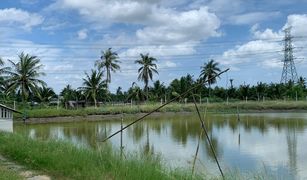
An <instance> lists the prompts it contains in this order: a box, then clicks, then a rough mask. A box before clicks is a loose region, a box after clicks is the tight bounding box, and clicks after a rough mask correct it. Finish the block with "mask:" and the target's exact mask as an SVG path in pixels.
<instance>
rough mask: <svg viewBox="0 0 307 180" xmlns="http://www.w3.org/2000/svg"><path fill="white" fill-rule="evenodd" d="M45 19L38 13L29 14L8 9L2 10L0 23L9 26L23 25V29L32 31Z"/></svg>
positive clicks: (0, 11) (19, 10)
mask: <svg viewBox="0 0 307 180" xmlns="http://www.w3.org/2000/svg"><path fill="white" fill-rule="evenodd" d="M43 21H44V18H43V17H42V16H40V15H38V14H36V13H29V12H27V11H24V10H21V9H16V8H6V9H0V23H1V24H8V25H14V27H15V25H16V24H17V25H21V26H22V28H24V29H27V30H30V29H31V28H32V27H34V26H37V25H40V24H42V23H43Z"/></svg>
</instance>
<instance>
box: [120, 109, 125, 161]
mask: <svg viewBox="0 0 307 180" xmlns="http://www.w3.org/2000/svg"><path fill="white" fill-rule="evenodd" d="M123 121H124V118H123V114H122V117H121V121H120V129H121V130H122V129H123ZM123 149H124V147H123V131H121V132H120V157H121V158H122V157H123Z"/></svg>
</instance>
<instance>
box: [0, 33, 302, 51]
mask: <svg viewBox="0 0 307 180" xmlns="http://www.w3.org/2000/svg"><path fill="white" fill-rule="evenodd" d="M293 38H296V39H305V38H307V36H295V37H293ZM247 41H267V42H282V41H283V39H282V38H265V39H254V40H253V39H251V40H247ZM240 43H246V41H220V42H204V41H198V42H189V43H180V42H178V43H173V44H171V43H167V42H161V43H147V44H146V43H118V42H117V43H113V44H98V43H62V44H51V43H37V44H35V43H33V42H14V41H0V45H3V46H7V47H15V48H21V47H24V48H34V49H36V48H50V49H54V48H55V49H66V48H68V49H99V50H101V49H102V47H105V48H108V47H120V48H123V47H128V48H129V47H131V46H133V47H139V48H140V47H142V46H143V47H144V48H146V49H147V48H148V47H150V46H164V47H163V49H164V48H168V47H169V46H175V47H176V49H178V48H180V46H182V47H184V48H186V47H189V46H190V47H199V46H214V45H221V44H240ZM9 45H12V46H9Z"/></svg>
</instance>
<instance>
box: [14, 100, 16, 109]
mask: <svg viewBox="0 0 307 180" xmlns="http://www.w3.org/2000/svg"><path fill="white" fill-rule="evenodd" d="M14 109H16V101H15V100H14Z"/></svg>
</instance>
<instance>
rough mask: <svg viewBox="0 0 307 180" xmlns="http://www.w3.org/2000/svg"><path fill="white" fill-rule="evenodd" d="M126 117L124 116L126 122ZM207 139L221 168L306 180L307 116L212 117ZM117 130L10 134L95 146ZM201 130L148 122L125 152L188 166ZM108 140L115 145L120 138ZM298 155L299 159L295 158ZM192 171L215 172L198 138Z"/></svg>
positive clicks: (51, 128) (71, 128)
mask: <svg viewBox="0 0 307 180" xmlns="http://www.w3.org/2000/svg"><path fill="white" fill-rule="evenodd" d="M129 121H130V118H126V119H125V121H124V124H127V123H128V122H129ZM205 123H206V127H207V129H208V134H209V137H210V139H211V141H212V144H213V146H214V148H215V151H216V154H217V157H218V158H219V159H220V160H221V161H222V166H223V168H224V169H225V168H226V169H227V168H228V169H230V168H239V169H240V170H242V171H249V170H254V169H261V168H263V167H265V169H266V170H267V171H268V172H270V173H273V174H274V175H276V174H279V175H282V176H281V177H287V178H289V179H292V178H307V171H306V170H305V169H304V167H306V165H307V164H306V162H305V160H304V159H306V158H307V152H306V151H305V148H306V146H307V131H306V129H307V128H306V127H307V126H306V125H307V114H304V113H295V114H291V113H287V114H280V113H279V114H243V115H241V117H240V121H238V119H237V116H236V115H210V116H209V117H207V118H206V122H205ZM118 129H120V121H112V122H111V121H105V122H83V123H66V124H48V125H14V131H17V132H18V133H21V134H24V135H27V136H30V137H33V138H39V139H62V140H68V141H72V142H74V143H76V144H82V145H86V146H89V147H92V148H98V147H99V146H101V145H103V143H101V140H103V139H104V138H106V137H107V136H108V135H110V134H111V133H113V132H115V131H117V130H118ZM200 131H201V128H200V123H199V120H198V119H197V116H194V115H182V114H180V115H168V116H162V117H153V118H149V119H147V120H145V121H143V122H140V123H138V124H135V125H133V126H131V127H129V128H128V129H127V130H126V131H124V132H123V143H124V147H125V150H128V151H138V152H140V153H143V154H162V155H163V157H164V159H165V161H166V162H167V163H169V164H170V165H171V166H183V167H186V168H191V167H192V165H191V161H192V160H193V156H194V153H195V149H196V146H197V143H198V137H199V134H200ZM110 142H111V143H112V144H113V145H114V146H116V147H119V145H120V136H119V135H118V136H115V137H114V138H112V139H111V140H110ZM299 157H300V158H299ZM198 159H199V160H198V161H197V163H196V170H198V171H199V172H201V171H203V169H204V168H206V169H208V170H209V171H210V172H213V173H218V171H217V169H216V165H215V164H214V156H213V154H212V152H211V150H210V146H209V144H208V143H207V142H206V140H205V137H202V138H201V142H200V148H199V153H198Z"/></svg>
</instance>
